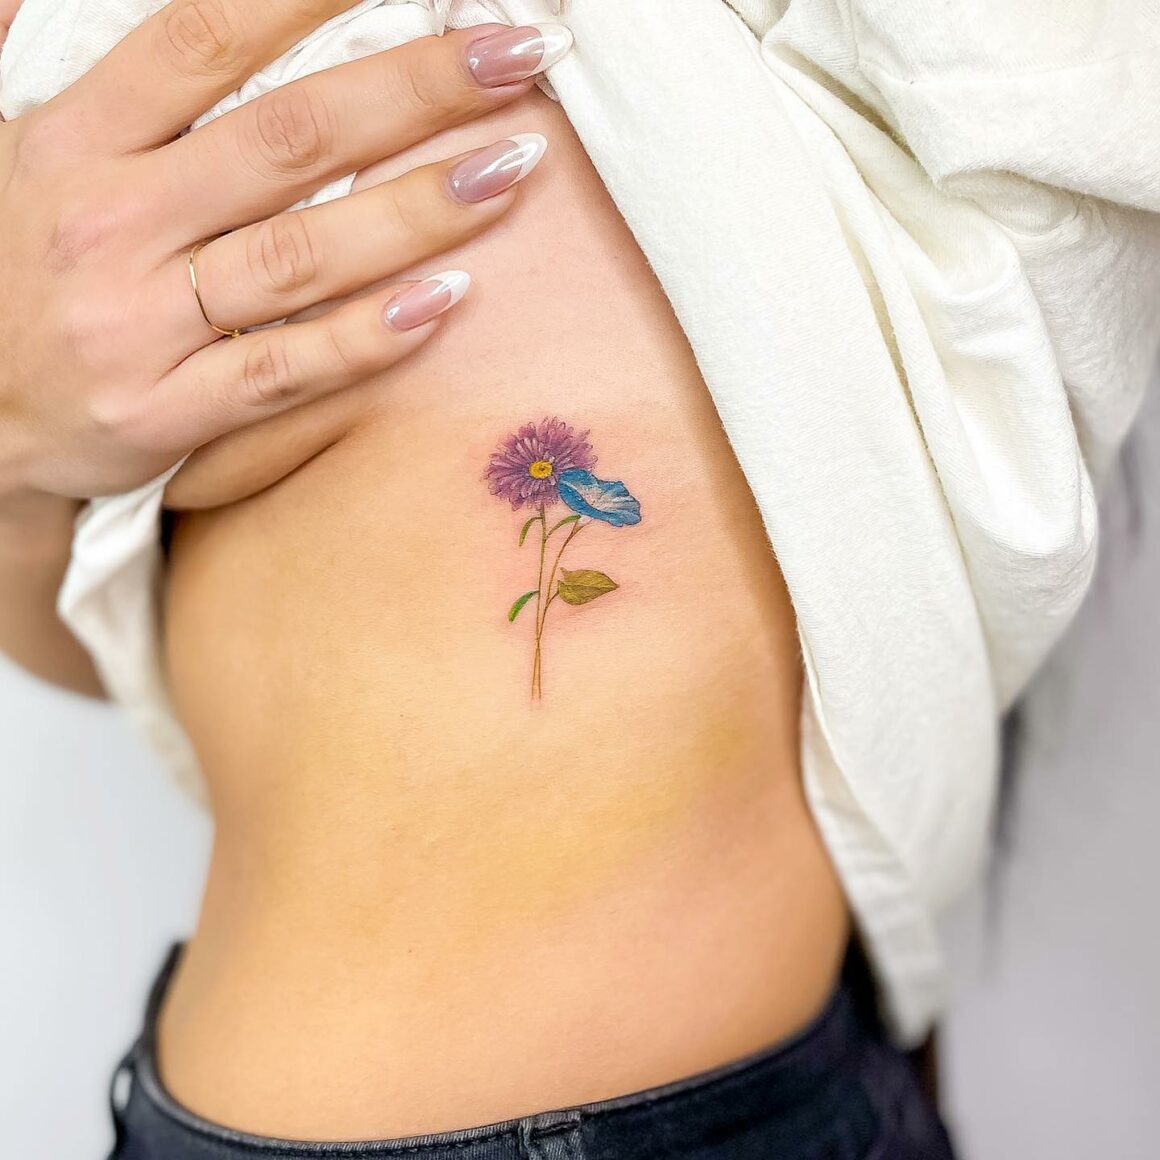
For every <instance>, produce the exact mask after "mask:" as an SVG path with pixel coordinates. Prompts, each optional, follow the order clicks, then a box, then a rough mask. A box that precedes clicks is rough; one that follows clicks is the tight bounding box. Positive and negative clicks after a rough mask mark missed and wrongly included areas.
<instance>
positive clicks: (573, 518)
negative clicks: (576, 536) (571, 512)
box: [548, 515, 580, 537]
mask: <svg viewBox="0 0 1160 1160" xmlns="http://www.w3.org/2000/svg"><path fill="white" fill-rule="evenodd" d="M579 518H580V517H579V516H578V515H576V516H565V517H564V518H563V519H562V520H561V521H560V522H559V523H558V524H556V526H555V527H554V528H553V529H552V530H551V531H550V532H549V533H548V536H549V537H551V536H554V535H555V534H556V533H557V532H558V531H559V530H560V529H561V528H562V527H563V526H564V525H565V524H574V523H575V522H576V521H577V520H578V519H579Z"/></svg>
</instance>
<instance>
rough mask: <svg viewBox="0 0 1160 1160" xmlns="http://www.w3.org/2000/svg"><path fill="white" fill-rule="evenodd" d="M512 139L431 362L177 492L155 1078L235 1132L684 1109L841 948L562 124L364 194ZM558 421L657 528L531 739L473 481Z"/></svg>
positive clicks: (290, 422)
mask: <svg viewBox="0 0 1160 1160" xmlns="http://www.w3.org/2000/svg"><path fill="white" fill-rule="evenodd" d="M529 131H537V132H542V133H544V134H545V135H547V136H548V137H549V139H550V141H551V143H552V145H551V149H550V150H549V153H548V157H547V159H546V160H545V162H544V163H543V165H542V166H541V170H540V171H539V172H538V174H537V180H536V182H535V183H533V184H531V185H529V186H528V187H527V188H526V189H525V190H524V191H523V193H522V195H521V197H522V200H521V203H520V205H518V206H517V207H516V209H515V210H514V211H513V212H512V213H511V215H510V216H509V217H508V219H506V220H505V222H504V223H503V224H502V225H501V226H500V227H498V228H496V229H494V230H493V231H492V232H490V233H489V234H488V235H487V236H486V237H484V238H480V239H478V240H476V241H473V242H470V243H468V244H467V245H465V246H463V247H461V248H460V249H459V250H458V251H453V252H452V254H451V255H450V256H449V257H448V258H447V259H440V262H441V264H455V265H460V266H462V267H463V268H465V269H468V270H470V271H471V272H472V274H473V276H474V277H475V279H476V292H475V293H474V294H473V295H472V296H471V297H470V298H469V299H467V300H466V301H465V302H464V303H463V304H462V305H461V307H459V308H457V309H458V311H460V312H461V313H457V315H456V317H454V318H453V319H451V320H449V322H448V323H447V324H446V325H445V326H444V327H443V329H442V330H441V332H440V333H439V335H438V336H437V337H436V338H435V339H433V340H432V341H431V342H430V343H429V344H427V345H426V346H425V347H424V348H423V349H422V350H421V351H419V352H418V353H417V354H415V355H414V356H412V357H411V359H409V360H408V362H407V363H405V364H402V365H401V366H399V367H396V368H395V369H394V370H393V371H392V373H391V375H390V376H389V378H382V377H380V378H377V379H371V380H368V381H367V382H366V384H365V385H364V386H362V387H358V388H355V389H353V390H351V391H347V392H345V393H343V394H341V395H337V396H334V397H332V398H329V399H325V400H323V401H320V402H318V403H314V404H311V405H310V406H308V407H305V408H302V409H300V410H298V411H297V412H295V413H293V414H289V415H286V416H281V417H279V418H277V419H274V420H271V421H269V422H267V423H265V424H262V425H260V426H259V427H255V428H252V429H250V430H247V431H244V432H241V433H239V434H235V435H233V436H230V437H228V438H227V439H225V440H222V441H219V442H218V443H216V444H214V445H211V446H210V447H208V448H206V449H204V450H203V451H202V452H200V453H198V455H196V456H195V457H194V459H193V460H191V462H190V463H189V464H188V465H187V467H186V468H185V470H184V471H183V472H182V473H181V474H180V475H179V476H178V477H177V479H176V480H175V482H174V483H173V484H172V485H171V488H170V493H169V500H170V502H171V503H172V504H173V505H174V506H175V507H181V508H198V509H205V510H202V511H199V512H196V513H194V514H188V515H185V516H183V517H182V519H181V521H180V526H179V529H178V533H177V536H176V540H175V543H174V546H173V553H172V558H171V567H170V574H169V582H168V586H167V600H166V609H165V611H166V622H167V634H168V636H167V647H168V658H169V665H170V670H171V675H172V682H173V687H174V691H175V695H176V698H177V702H178V705H179V708H180V712H181V714H182V716H183V719H184V722H185V724H186V726H187V728H188V729H189V731H190V733H191V735H192V737H193V739H194V741H195V743H196V745H197V748H198V750H199V753H200V756H201V759H202V762H203V765H204V769H205V772H206V776H207V779H208V783H209V788H210V794H211V798H212V808H213V811H214V815H215V819H216V823H217V838H216V843H215V848H214V855H213V861H212V868H211V872H210V878H209V883H208V887H207V891H206V896H205V902H204V907H203V910H202V914H201V919H200V922H199V925H198V928H197V931H196V934H195V936H194V937H193V939H192V941H191V944H190V947H189V949H188V952H187V955H186V958H185V960H184V962H183V965H182V967H181V970H180V971H179V974H178V976H177V978H176V981H175V984H174V986H173V989H172V990H171V993H170V996H169V1000H168V1002H167V1003H166V1006H165V1009H164V1013H163V1019H162V1025H161V1042H160V1049H161V1064H162V1071H163V1075H164V1079H165V1081H166V1083H167V1084H168V1085H169V1087H170V1088H171V1090H172V1091H173V1093H174V1095H175V1096H176V1097H177V1098H178V1099H179V1100H180V1101H181V1102H183V1103H185V1104H186V1105H187V1106H189V1107H190V1108H192V1109H193V1110H194V1111H196V1112H199V1113H201V1114H202V1115H204V1116H206V1117H208V1118H210V1119H212V1120H215V1121H218V1122H222V1123H226V1124H229V1125H232V1126H235V1127H238V1128H242V1129H245V1130H248V1131H251V1132H256V1133H259V1134H268V1135H277V1136H285V1137H297V1138H303V1139H327V1138H331V1139H357V1138H378V1137H390V1136H398V1135H406V1134H412V1133H420V1132H428V1131H438V1130H445V1129H451V1128H457V1127H464V1126H467V1125H471V1124H480V1123H487V1122H490V1121H494V1120H497V1119H502V1118H506V1117H509V1116H513V1115H518V1114H523V1113H527V1112H531V1111H535V1110H541V1109H544V1108H549V1107H553V1106H561V1105H566V1104H571V1103H576V1102H580V1101H587V1100H593V1099H599V1098H603V1097H607V1096H611V1095H615V1094H621V1093H624V1092H628V1091H632V1090H637V1089H640V1088H642V1087H646V1086H650V1085H653V1084H657V1083H661V1082H665V1081H667V1080H671V1079H674V1078H677V1077H679V1076H683V1075H689V1074H692V1073H695V1072H697V1071H700V1070H703V1069H705V1068H708V1067H712V1066H714V1065H716V1064H719V1063H722V1062H725V1061H727V1060H730V1059H734V1058H736V1057H738V1056H741V1055H744V1054H745V1053H747V1052H751V1051H754V1050H757V1049H760V1048H762V1047H764V1046H766V1045H768V1044H771V1043H774V1042H776V1041H777V1040H779V1039H781V1038H783V1037H784V1036H786V1035H787V1034H790V1033H792V1032H793V1031H794V1030H796V1029H798V1028H800V1027H801V1026H803V1025H804V1024H805V1023H806V1022H807V1021H808V1020H809V1019H810V1018H811V1017H812V1016H813V1015H814V1014H815V1013H816V1012H817V1011H818V1010H819V1008H820V1007H821V1005H822V1004H823V1003H824V1002H825V1000H826V997H827V996H828V994H829V993H830V991H831V989H832V987H833V984H834V980H835V976H836V972H837V969H838V965H839V962H840V959H841V956H842V952H843V950H844V947H845V944H846V940H847V937H848V921H847V916H846V910H845V906H844V903H843V899H842V896H841V891H840V889H839V885H838V882H837V879H836V875H835V873H834V871H833V868H832V866H831V864H830V861H829V858H828V856H827V854H826V852H825V850H824V848H823V846H822V843H821V841H820V838H819V836H818V834H817V832H816V830H815V828H814V825H813V823H812V821H811V819H810V816H809V813H808V810H807V807H806V804H805V801H804V798H803V793H802V789H801V785H800V776H799V769H798V756H797V754H798V712H799V706H800V696H801V667H800V659H799V655H798V647H797V640H796V634H795V628H794V619H793V614H792V609H791V607H790V603H789V599H788V596H787V593H786V591H785V588H784V585H783V583H782V581H781V578H780V575H779V572H778V569H777V566H776V562H775V560H774V558H773V556H772V553H771V551H770V549H769V545H768V543H767V541H766V538H765V535H764V532H763V529H762V526H761V522H760V519H759V516H758V514H757V512H756V510H755V507H754V505H753V501H752V497H751V496H750V494H749V492H748V489H747V487H746V484H745V481H744V478H743V477H742V475H741V473H740V471H739V469H738V467H737V465H736V463H735V462H734V460H733V458H732V455H731V452H730V449H729V445H728V442H727V440H726V438H725V436H724V434H723V432H722V431H721V429H720V425H719V422H718V420H717V417H716V414H715V412H714V410H713V408H712V405H711V402H710V400H709V397H708V394H707V392H706V389H705V387H704V384H703V383H702V381H701V379H700V376H699V373H698V371H697V367H696V364H695V361H694V359H693V357H692V355H691V353H690V351H689V349H688V347H687V345H686V342H685V340H684V336H683V334H682V332H681V330H680V328H679V326H678V325H677V323H676V321H675V319H674V318H673V316H672V314H671V311H670V309H669V307H668V304H667V302H666V300H665V298H664V296H663V293H662V292H661V291H660V289H659V287H658V285H657V283H656V282H655V280H654V278H653V277H652V275H651V273H650V271H649V269H648V266H647V264H646V263H645V261H644V259H643V258H642V256H641V254H640V252H639V250H638V249H637V248H636V246H635V244H634V242H633V240H632V238H631V235H630V234H629V233H628V231H627V229H626V228H625V226H624V224H623V222H622V221H621V219H620V218H619V216H618V214H617V213H616V211H615V209H614V208H613V206H612V204H611V202H610V200H609V198H608V196H607V194H606V193H605V191H604V189H603V186H602V185H601V183H600V181H599V179H598V178H597V177H596V175H595V174H594V172H593V171H592V169H591V167H590V165H589V163H588V161H587V158H586V156H585V155H584V152H583V150H582V149H581V147H580V145H579V143H578V142H577V140H576V138H575V136H574V135H573V133H572V131H571V129H570V127H569V126H568V123H567V121H566V119H565V118H564V116H563V114H562V113H561V112H560V110H559V109H558V108H556V107H555V106H553V105H551V104H550V103H549V102H548V101H546V100H545V99H544V98H542V97H540V96H539V95H538V94H533V95H531V96H529V97H526V98H523V99H522V100H521V101H520V102H519V104H517V105H515V106H513V107H511V108H509V109H506V110H503V111H502V112H499V113H497V114H492V115H489V116H488V117H487V118H485V119H484V120H482V121H480V122H478V123H476V124H474V125H472V126H470V127H468V128H466V129H458V130H454V131H452V132H451V133H448V134H444V135H443V136H442V137H441V138H438V139H436V140H435V141H434V142H431V143H428V144H426V145H424V146H422V147H421V148H420V150H418V151H412V153H410V154H408V155H405V156H404V157H402V158H396V159H394V160H393V161H392V163H391V164H390V165H389V166H386V167H385V168H383V169H381V170H379V171H377V172H376V173H373V174H370V175H366V176H365V177H364V183H366V182H371V181H373V180H376V179H379V178H381V177H382V176H384V175H386V174H393V173H394V172H395V171H396V167H397V166H399V165H403V164H406V165H410V164H414V163H416V162H418V161H423V160H427V159H428V158H429V157H433V156H447V155H448V154H451V153H455V152H457V151H460V150H464V149H467V148H470V147H471V146H473V145H476V144H485V143H487V142H489V141H491V140H494V139H497V138H499V137H502V136H504V135H505V134H510V133H512V132H529ZM556 414H558V415H560V416H562V417H563V418H565V419H567V420H569V421H570V422H573V423H575V424H577V425H578V426H580V427H585V428H591V429H592V435H593V441H594V442H595V443H596V444H597V448H598V452H599V454H600V457H601V466H602V467H605V468H607V474H608V475H609V476H610V477H611V478H623V479H626V480H628V481H630V482H631V484H632V490H633V493H634V494H635V495H637V496H638V498H639V499H640V501H641V503H642V506H643V508H644V510H645V513H646V518H645V520H644V521H643V522H642V523H641V525H640V526H639V527H637V528H634V529H631V531H629V530H626V529H619V530H618V529H603V531H602V532H601V533H600V535H601V539H600V541H599V556H598V558H597V557H596V556H595V555H593V557H592V562H593V563H594V564H596V565H599V566H607V568H608V570H609V572H610V573H613V572H614V574H615V576H616V578H617V580H618V581H619V582H620V584H621V588H620V589H619V590H618V591H617V592H616V593H615V594H613V595H612V596H609V597H607V598H606V599H604V600H602V601H600V602H599V603H597V604H594V605H592V606H591V607H588V608H583V609H571V608H568V609H565V610H563V611H564V613H565V615H561V616H560V617H559V620H558V621H556V622H555V624H554V627H553V630H552V635H551V637H550V639H549V638H546V641H545V655H544V676H543V679H544V699H543V701H542V702H540V703H538V704H536V705H534V706H533V705H532V704H531V702H530V699H529V696H528V677H529V665H530V662H531V654H530V652H529V648H528V644H529V635H528V634H529V631H530V625H529V624H526V623H521V622H517V623H516V624H515V625H511V624H509V623H508V622H507V619H506V616H505V613H506V612H507V609H508V606H509V604H510V602H511V600H512V599H513V597H514V596H516V595H518V594H519V592H520V591H522V590H523V587H526V585H524V584H523V581H524V580H525V579H526V572H527V566H528V565H527V558H526V557H524V556H521V555H520V554H519V553H518V552H517V550H516V549H515V539H516V535H517V533H518V530H519V525H520V523H521V522H522V516H521V515H520V514H515V513H513V512H512V511H511V509H510V507H509V506H507V505H506V504H504V503H502V502H500V501H499V500H497V499H495V498H494V497H492V496H490V495H489V494H488V492H487V487H486V485H485V484H484V483H483V482H482V481H481V478H480V477H481V475H482V472H483V469H484V466H485V464H486V462H487V458H488V455H489V454H490V452H491V451H492V449H493V448H494V446H495V444H496V443H497V442H498V441H499V439H500V438H502V437H503V436H504V435H505V434H507V433H508V432H509V431H511V430H514V429H515V427H517V426H518V425H519V424H521V423H523V422H525V421H527V420H538V419H541V418H543V417H544V416H545V415H556ZM303 464H304V466H300V465H303ZM592 535H593V539H592V540H591V545H592V547H593V551H594V553H595V550H596V548H595V545H596V543H597V540H596V538H595V537H596V533H595V532H594V533H592ZM578 559H579V557H578ZM583 563H584V564H587V563H588V561H583ZM558 611H559V610H554V611H553V616H556V615H557V612H558ZM581 617H583V619H582V620H581Z"/></svg>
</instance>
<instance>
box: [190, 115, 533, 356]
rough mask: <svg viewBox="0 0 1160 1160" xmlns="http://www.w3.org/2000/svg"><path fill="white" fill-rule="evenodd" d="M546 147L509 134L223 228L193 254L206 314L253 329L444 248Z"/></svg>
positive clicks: (198, 335) (500, 199)
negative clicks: (304, 205)
mask: <svg viewBox="0 0 1160 1160" xmlns="http://www.w3.org/2000/svg"><path fill="white" fill-rule="evenodd" d="M547 144H548V143H547V141H546V140H545V139H544V138H543V137H541V136H540V135H539V134H538V133H525V134H517V135H516V136H514V137H511V138H508V139H506V140H504V141H498V142H496V143H495V144H494V145H489V146H487V147H486V148H484V149H477V150H474V151H473V152H471V153H467V154H464V155H462V156H460V157H457V158H453V159H452V160H450V161H443V162H440V163H438V164H436V165H426V166H423V167H422V168H419V169H413V170H411V171H410V172H409V173H405V174H403V175H402V176H401V177H397V178H395V179H394V180H393V181H387V182H383V183H382V184H380V185H376V186H373V187H372V188H370V189H366V190H363V191H362V192H360V193H356V194H351V195H350V196H349V197H345V198H340V199H339V200H337V201H333V202H327V203H326V204H325V205H320V206H315V207H314V208H312V209H305V210H298V211H296V212H293V213H284V214H280V215H279V216H277V217H274V218H270V219H268V220H267V221H264V222H261V223H259V224H258V225H253V226H247V227H246V228H245V229H242V230H238V231H237V232H236V233H232V234H227V235H226V236H225V237H222V238H219V239H218V240H217V241H215V242H211V243H210V244H209V245H208V246H206V247H205V248H204V249H203V250H202V251H201V252H200V253H199V254H198V257H197V263H198V284H199V288H200V291H201V295H202V301H203V302H205V304H206V309H207V312H208V313H209V315H210V317H211V318H212V319H213V320H214V321H215V322H217V323H218V325H221V326H225V327H226V328H227V329H232V328H235V327H237V328H239V329H241V328H244V327H247V326H258V325H260V324H261V323H265V322H273V321H274V320H276V319H279V318H286V317H288V316H289V315H292V314H296V313H297V312H298V311H300V310H304V309H306V307H308V306H313V305H315V304H316V303H319V302H327V301H330V300H332V299H336V298H343V297H346V296H347V295H348V294H351V293H353V292H355V291H356V290H361V289H363V288H364V287H366V286H369V285H371V284H372V283H374V282H377V281H379V280H380V279H383V278H386V277H389V276H390V275H391V274H394V273H396V272H397V271H399V270H406V269H408V268H410V267H411V266H414V265H415V264H416V263H418V262H420V261H422V260H423V259H424V258H429V257H432V256H433V255H435V254H440V253H444V252H445V251H447V250H450V249H452V248H453V247H455V246H457V245H459V244H461V243H462V242H465V241H467V240H468V239H469V238H472V237H474V236H475V235H476V234H479V233H481V232H482V231H483V230H484V229H486V228H487V227H488V226H489V225H491V224H492V223H493V222H495V221H496V220H497V219H498V218H499V217H501V216H502V215H503V214H504V213H506V212H507V210H508V209H509V208H510V207H511V206H512V204H513V203H514V197H511V196H509V197H504V196H502V195H503V194H505V193H507V192H508V191H509V190H511V189H512V187H513V186H514V185H515V184H516V183H517V182H519V181H520V180H522V179H523V178H524V177H526V176H527V175H528V174H529V173H531V172H532V170H533V169H534V168H535V167H536V165H537V164H538V163H539V161H540V158H541V157H543V155H544V150H545V149H546V148H547ZM176 263H177V265H178V266H179V267H180V269H179V270H178V271H177V272H176V273H175V274H174V277H175V278H176V279H182V278H183V277H184V276H185V275H186V274H187V272H188V271H187V270H186V260H185V259H184V258H179V259H176ZM188 313H189V320H190V326H191V337H192V338H193V339H194V340H195V341H196V342H197V343H199V344H200V343H204V342H205V341H206V338H207V335H206V333H205V323H204V321H203V320H202V318H201V316H200V313H199V312H198V311H196V310H193V309H190V311H189V312H188ZM222 319H225V322H224V323H223V322H222V321H221V320H222Z"/></svg>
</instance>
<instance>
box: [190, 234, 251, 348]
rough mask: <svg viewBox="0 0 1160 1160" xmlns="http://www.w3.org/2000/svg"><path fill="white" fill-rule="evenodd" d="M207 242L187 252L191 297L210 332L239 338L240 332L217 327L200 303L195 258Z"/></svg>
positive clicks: (198, 244)
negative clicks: (214, 331)
mask: <svg viewBox="0 0 1160 1160" xmlns="http://www.w3.org/2000/svg"><path fill="white" fill-rule="evenodd" d="M208 244H209V243H208V242H204V241H203V242H198V243H197V245H196V246H194V247H193V249H191V250H190V251H189V284H190V285H191V286H192V287H193V296H194V298H196V299H197V308H198V310H200V311H201V316H202V318H204V319H205V324H206V326H208V327H209V328H210V330H216V331H217V332H218V334H224V335H225V336H226V337H227V338H241V337H242V332H241V331H240V330H237V329H229V330H227V329H226V328H225V327H223V326H218V324H217V323H216V322H214V321H213V320H212V319H211V318H210V316H209V314H208V312H207V311H206V308H205V303H204V302H203V301H202V297H201V288H200V286H199V285H198V281H197V256H198V254H200V253H201V251H202V250H204V249H205V247H206V246H207V245H208Z"/></svg>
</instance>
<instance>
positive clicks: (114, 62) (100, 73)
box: [45, 0, 351, 153]
mask: <svg viewBox="0 0 1160 1160" xmlns="http://www.w3.org/2000/svg"><path fill="white" fill-rule="evenodd" d="M350 6H351V2H350V0H297V2H295V3H293V4H287V3H285V0H173V2H172V3H170V4H167V5H166V6H165V7H164V8H162V9H161V11H160V12H158V13H156V14H155V15H154V16H151V17H150V18H149V19H148V20H146V21H145V22H144V23H143V24H141V25H140V26H139V27H138V28H136V29H134V31H132V32H130V33H129V35H128V36H126V37H125V39H124V40H122V41H121V42H120V44H118V45H117V46H116V47H115V48H113V50H112V51H111V52H110V53H109V54H108V55H107V56H106V57H105V58H104V59H103V60H102V61H100V62H99V63H98V64H96V65H95V66H94V67H93V68H92V69H91V70H90V71H89V72H88V73H87V74H86V75H85V76H83V77H81V79H80V80H78V81H77V82H76V83H75V84H74V85H72V86H71V87H70V88H69V89H67V90H65V92H64V93H62V94H61V96H60V97H58V98H57V99H56V100H55V101H52V102H50V103H49V104H48V105H46V106H45V112H46V113H48V114H49V115H57V114H71V115H75V116H83V118H84V123H85V125H86V126H87V127H88V130H89V135H90V136H92V137H93V138H94V139H96V140H97V141H99V142H100V143H101V145H102V147H103V148H107V149H109V150H110V151H111V152H117V153H128V152H133V151H136V150H140V149H149V148H152V147H154V146H156V145H160V144H161V143H162V142H164V141H168V140H170V139H171V138H172V137H174V136H176V134H177V133H179V132H180V131H181V130H182V129H184V128H186V127H187V126H188V125H190V124H191V123H192V122H193V121H194V120H196V118H197V117H199V116H200V115H201V114H202V113H204V112H205V111H206V110H207V109H209V108H212V107H213V105H215V104H216V103H217V102H218V101H219V100H221V98H222V97H224V96H226V94H228V93H230V92H233V90H234V89H236V88H238V86H239V85H240V84H241V82H242V81H243V80H245V79H246V78H247V77H250V76H252V75H253V74H254V73H255V72H256V71H257V70H258V69H259V68H261V67H262V66H263V65H264V64H267V63H268V62H269V61H271V60H274V59H275V58H276V57H278V56H280V55H281V54H282V53H283V52H284V51H285V50H286V49H287V48H289V47H290V46H291V45H293V44H295V43H296V42H297V41H299V40H301V39H302V37H304V36H305V35H306V34H307V33H309V32H311V31H313V30H314V29H315V28H317V27H318V26H319V25H320V24H322V23H323V22H325V21H326V20H329V19H330V18H331V17H332V16H334V15H336V14H337V13H339V12H342V11H343V10H345V9H347V8H349V7H350Z"/></svg>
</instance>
